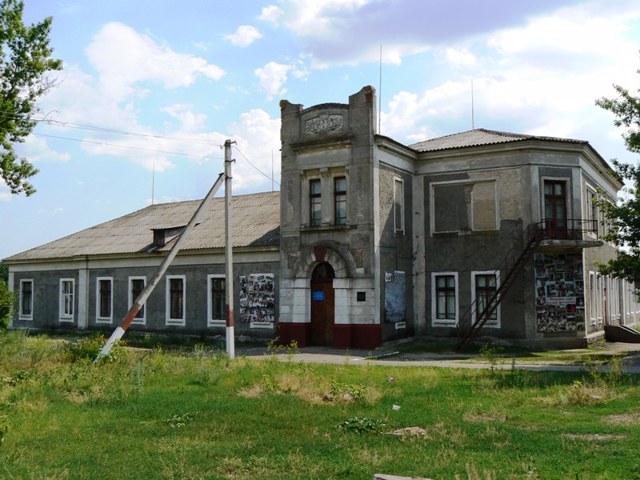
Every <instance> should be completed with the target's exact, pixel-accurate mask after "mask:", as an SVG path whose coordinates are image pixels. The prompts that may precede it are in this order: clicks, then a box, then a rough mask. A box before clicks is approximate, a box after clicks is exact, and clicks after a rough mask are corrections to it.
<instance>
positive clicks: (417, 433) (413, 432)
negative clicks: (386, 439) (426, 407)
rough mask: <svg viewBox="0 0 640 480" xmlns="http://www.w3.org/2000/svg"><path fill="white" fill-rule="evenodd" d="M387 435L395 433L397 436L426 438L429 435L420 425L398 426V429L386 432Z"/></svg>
mask: <svg viewBox="0 0 640 480" xmlns="http://www.w3.org/2000/svg"><path fill="white" fill-rule="evenodd" d="M387 435H395V436H397V437H422V438H426V437H428V436H429V435H428V434H427V431H426V430H425V429H424V428H420V427H405V428H400V429H398V430H394V431H393V432H388V433H387Z"/></svg>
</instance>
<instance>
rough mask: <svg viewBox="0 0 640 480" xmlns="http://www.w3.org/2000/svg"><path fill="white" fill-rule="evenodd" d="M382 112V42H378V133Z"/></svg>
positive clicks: (379, 133)
mask: <svg viewBox="0 0 640 480" xmlns="http://www.w3.org/2000/svg"><path fill="white" fill-rule="evenodd" d="M381 113H382V44H380V80H379V81H378V135H382V132H381V131H380V122H381V120H382V118H381Z"/></svg>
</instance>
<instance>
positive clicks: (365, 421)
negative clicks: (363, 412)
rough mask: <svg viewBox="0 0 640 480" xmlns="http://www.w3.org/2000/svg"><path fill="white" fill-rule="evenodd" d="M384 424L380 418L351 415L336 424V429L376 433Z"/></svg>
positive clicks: (359, 432)
mask: <svg viewBox="0 0 640 480" xmlns="http://www.w3.org/2000/svg"><path fill="white" fill-rule="evenodd" d="M384 426H385V424H384V422H383V421H382V420H378V419H375V418H369V417H351V418H347V419H346V420H345V421H344V422H342V423H340V424H338V426H337V428H338V430H342V431H343V432H353V433H358V434H362V433H378V432H380V431H381V430H382V428H383V427H384Z"/></svg>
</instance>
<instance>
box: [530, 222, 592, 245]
mask: <svg viewBox="0 0 640 480" xmlns="http://www.w3.org/2000/svg"><path fill="white" fill-rule="evenodd" d="M536 227H537V230H538V232H539V235H541V237H542V239H544V240H594V239H595V240H597V239H598V221H597V220H583V219H575V218H566V219H558V218H546V219H544V220H542V221H541V222H538V223H537V224H536Z"/></svg>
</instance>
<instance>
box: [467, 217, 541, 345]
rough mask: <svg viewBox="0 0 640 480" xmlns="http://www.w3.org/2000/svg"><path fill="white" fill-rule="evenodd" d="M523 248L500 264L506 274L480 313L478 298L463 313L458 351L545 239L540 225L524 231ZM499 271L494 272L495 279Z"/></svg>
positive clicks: (492, 311) (481, 325)
mask: <svg viewBox="0 0 640 480" xmlns="http://www.w3.org/2000/svg"><path fill="white" fill-rule="evenodd" d="M524 238H525V246H524V248H523V249H520V248H518V249H513V250H512V251H510V252H509V253H508V254H507V255H506V257H505V258H504V261H503V263H502V268H501V269H500V270H502V271H504V272H507V274H506V275H505V276H504V277H503V278H501V281H500V285H499V286H498V288H497V289H496V291H495V293H494V294H493V295H492V296H491V297H490V298H489V299H488V300H487V301H486V305H484V306H483V307H484V308H483V309H482V311H478V300H479V299H478V298H476V299H475V300H474V301H473V303H471V305H469V307H468V308H467V309H466V310H465V311H464V313H463V314H462V316H461V318H460V322H459V323H458V331H459V332H460V335H459V336H460V343H459V344H458V349H459V350H463V349H465V348H466V347H467V345H468V344H469V343H470V342H471V341H472V340H473V339H474V338H475V337H476V336H477V335H478V333H479V332H480V330H481V329H482V327H484V325H485V324H486V323H487V321H489V320H490V318H491V316H492V315H493V313H494V312H495V311H496V310H497V308H498V305H500V303H501V302H502V300H503V299H504V297H505V295H506V294H507V292H508V291H509V289H510V288H511V286H512V285H513V283H514V282H515V280H516V278H517V277H518V274H519V273H520V272H521V271H522V269H523V268H524V266H525V265H526V264H527V261H528V260H529V259H530V258H531V256H532V255H533V252H534V251H535V250H536V248H537V247H538V245H539V244H540V242H541V241H542V240H543V239H544V238H545V229H544V227H543V226H541V224H532V225H529V226H528V227H527V229H526V230H525V235H524ZM500 270H496V272H495V273H496V278H497V275H498V273H499V272H500Z"/></svg>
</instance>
